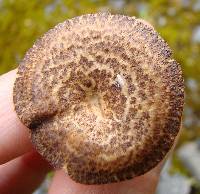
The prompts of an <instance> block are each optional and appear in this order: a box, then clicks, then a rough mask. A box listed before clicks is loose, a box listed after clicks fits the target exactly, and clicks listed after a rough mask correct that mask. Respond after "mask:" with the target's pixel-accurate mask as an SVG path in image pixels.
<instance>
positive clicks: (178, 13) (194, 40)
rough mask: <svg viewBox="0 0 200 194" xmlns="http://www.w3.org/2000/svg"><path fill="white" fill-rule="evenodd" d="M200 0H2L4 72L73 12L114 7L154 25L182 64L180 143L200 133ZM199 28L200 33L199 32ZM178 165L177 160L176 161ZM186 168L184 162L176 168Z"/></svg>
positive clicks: (0, 36)
mask: <svg viewBox="0 0 200 194" xmlns="http://www.w3.org/2000/svg"><path fill="white" fill-rule="evenodd" d="M198 2H199V1H198V0H149V1H134V0H80V1H78V0H76V1H74V0H63V1H62V0H29V1H28V0H0V74H3V73H5V72H7V71H9V70H10V69H13V68H16V67H17V64H18V63H19V61H20V60H21V59H22V58H23V56H24V53H25V52H26V50H27V49H28V48H30V47H31V46H32V44H33V42H34V41H35V40H36V39H37V38H38V37H40V36H41V35H42V34H43V33H44V32H46V31H47V30H48V29H50V28H51V27H53V26H54V25H56V24H57V23H59V22H62V21H64V20H66V19H67V18H71V17H73V16H77V15H81V14H86V13H95V12H99V11H107V10H108V11H110V12H112V13H121V14H125V15H129V16H133V15H135V16H137V17H141V18H144V19H146V20H147V21H149V22H150V23H152V24H153V25H154V26H155V28H156V29H157V30H158V31H159V32H160V34H161V36H162V37H163V38H164V39H165V40H166V41H167V42H168V43H169V45H170V47H171V48H172V50H173V52H174V57H175V58H176V60H177V61H178V62H179V63H180V64H181V66H182V69H183V72H184V77H185V85H186V104H185V112H184V119H183V121H184V122H183V133H182V135H181V140H180V141H179V145H180V144H182V143H184V142H186V141H190V140H195V139H197V138H198V137H200V87H199V85H200V64H199V63H200V2H199V4H198ZM198 29H199V32H198ZM198 33H199V34H198ZM174 165H175V166H176V167H177V162H176V161H175V164H174ZM176 169H178V170H180V171H181V166H180V167H179V166H178V168H176Z"/></svg>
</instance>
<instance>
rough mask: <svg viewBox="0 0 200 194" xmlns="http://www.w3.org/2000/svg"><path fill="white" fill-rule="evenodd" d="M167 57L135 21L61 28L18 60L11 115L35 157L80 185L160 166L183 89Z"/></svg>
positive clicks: (83, 20)
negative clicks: (21, 126) (22, 129)
mask: <svg viewBox="0 0 200 194" xmlns="http://www.w3.org/2000/svg"><path fill="white" fill-rule="evenodd" d="M171 54H172V53H171V50H170V49H169V47H168V45H167V44H166V42H165V41H164V40H163V39H162V38H161V37H160V36H159V34H158V33H157V32H156V31H155V30H154V28H153V27H152V26H151V25H150V24H148V23H147V22H145V21H143V20H140V19H136V18H135V17H128V16H122V15H111V14H109V13H100V14H88V15H83V16H79V17H75V18H73V19H69V20H66V21H65V22H63V23H60V24H58V25H57V26H55V27H54V28H53V29H51V30H49V31H48V32H47V33H46V34H44V36H43V37H41V38H40V39H38V40H37V41H36V43H35V44H34V45H33V47H32V48H31V49H29V50H28V52H27V53H26V55H25V57H24V59H23V60H22V61H21V63H20V65H19V68H18V73H17V78H16V81H15V85H14V93H13V94H14V95H13V100H14V105H15V110H16V112H17V115H18V117H19V118H20V120H21V121H22V123H24V124H25V125H26V126H27V127H28V128H29V129H30V132H31V139H32V142H33V144H34V146H35V148H36V149H37V150H38V152H39V153H40V154H41V155H42V156H44V158H46V159H47V161H49V162H50V163H51V164H52V165H53V166H54V167H55V168H59V169H64V171H65V172H66V173H67V174H68V175H69V176H70V177H71V178H72V179H73V180H75V181H76V182H79V183H84V184H105V183H111V182H118V181H123V180H127V179H131V178H133V177H135V176H138V175H141V174H144V173H146V172H147V171H149V170H150V169H152V168H153V167H155V166H156V165H157V164H158V163H159V162H160V161H161V160H162V159H163V158H164V156H165V155H166V154H167V152H168V151H169V150H170V148H171V147H172V145H173V143H174V140H175V138H176V136H177V134H178V131H179V128H180V124H181V117H182V110H183V103H184V84H183V77H182V72H181V69H180V65H179V64H178V63H177V62H176V61H175V60H174V59H172V58H171Z"/></svg>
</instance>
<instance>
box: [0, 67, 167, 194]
mask: <svg viewBox="0 0 200 194" xmlns="http://www.w3.org/2000/svg"><path fill="white" fill-rule="evenodd" d="M15 76H16V70H13V71H10V72H9V73H7V74H4V75H2V76H0V102H1V103H0V132H1V133H0V193H1V194H16V193H20V194H29V193H32V192H33V191H34V189H36V188H37V187H38V186H39V184H40V183H41V182H42V181H43V179H44V178H45V175H46V174H47V173H48V172H49V171H50V170H52V168H51V167H50V165H49V164H48V163H47V162H46V161H45V160H44V159H43V158H42V157H41V156H40V155H39V154H38V153H37V152H36V151H35V150H34V148H33V147H32V144H31V142H30V139H29V131H28V129H27V128H26V127H25V126H24V125H23V124H22V123H21V122H20V121H19V119H18V118H17V115H16V113H15V112H14V106H13V102H12V89H13V84H14V81H15ZM165 159H166V158H165ZM163 162H164V161H162V162H161V163H160V164H159V165H158V166H157V167H156V168H154V169H153V170H151V171H149V172H148V173H146V174H145V175H142V176H139V177H136V178H134V179H132V180H129V181H123V182H120V183H113V184H107V185H98V186H97V185H92V186H91V185H90V186H89V185H82V184H79V183H76V182H74V181H72V180H71V179H70V178H69V177H68V176H67V175H66V174H65V173H64V172H63V171H56V172H55V175H54V178H53V181H52V183H51V185H50V188H49V192H48V193H49V194H79V193H80V194H125V193H126V194H153V193H154V192H155V189H156V186H157V183H158V180H159V175H160V171H161V169H162V165H163Z"/></svg>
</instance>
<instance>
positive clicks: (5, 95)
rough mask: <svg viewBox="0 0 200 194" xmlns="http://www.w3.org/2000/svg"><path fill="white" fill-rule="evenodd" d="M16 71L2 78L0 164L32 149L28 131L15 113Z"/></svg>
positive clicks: (0, 81) (0, 83) (0, 85)
mask: <svg viewBox="0 0 200 194" xmlns="http://www.w3.org/2000/svg"><path fill="white" fill-rule="evenodd" d="M15 78H16V70H13V71H10V72H8V73H6V74H4V75H2V76H0V164H3V163H5V162H8V161H9V160H11V159H14V158H16V157H18V156H20V155H22V154H24V153H26V152H28V151H30V150H31V149H32V145H31V142H30V140H29V131H28V129H27V128H26V127H25V126H24V125H23V124H22V123H21V122H20V120H19V119H18V117H17V114H16V113H15V111H14V104H13V85H14V81H15Z"/></svg>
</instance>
